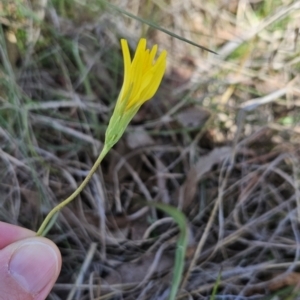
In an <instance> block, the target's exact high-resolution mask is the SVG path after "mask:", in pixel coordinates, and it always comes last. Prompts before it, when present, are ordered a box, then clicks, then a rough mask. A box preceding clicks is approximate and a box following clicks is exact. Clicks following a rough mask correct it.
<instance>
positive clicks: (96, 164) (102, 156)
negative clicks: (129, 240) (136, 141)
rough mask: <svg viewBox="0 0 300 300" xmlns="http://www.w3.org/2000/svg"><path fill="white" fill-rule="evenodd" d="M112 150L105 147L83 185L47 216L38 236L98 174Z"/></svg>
mask: <svg viewBox="0 0 300 300" xmlns="http://www.w3.org/2000/svg"><path fill="white" fill-rule="evenodd" d="M109 150H110V148H109V147H107V146H106V145H104V147H103V149H102V151H101V153H100V155H99V156H98V158H97V160H96V161H95V163H94V165H93V167H92V168H91V170H90V171H89V173H88V175H87V176H86V177H85V179H84V180H83V181H82V183H81V184H80V186H79V187H78V188H77V189H76V190H75V191H74V192H73V193H72V194H71V195H70V196H69V197H68V198H67V199H66V200H64V201H63V202H61V203H60V204H58V205H57V206H55V207H54V208H53V209H52V210H51V211H50V212H49V213H48V215H47V217H46V218H45V220H44V221H43V223H42V225H41V226H40V228H39V230H38V232H37V234H36V235H37V236H41V235H42V234H43V232H44V230H45V228H46V226H47V225H48V223H49V221H50V220H51V218H52V217H53V216H54V215H55V214H56V213H57V212H59V211H60V210H61V209H62V208H63V207H65V206H66V205H67V204H69V203H70V202H71V201H72V200H74V199H75V198H76V197H77V196H78V195H79V194H80V193H81V192H82V190H83V189H84V187H85V186H86V185H87V183H88V182H89V181H90V179H91V178H92V176H93V174H94V173H95V172H96V170H97V169H98V167H99V165H100V163H101V162H102V160H103V158H104V157H105V155H106V154H107V153H108V151H109Z"/></svg>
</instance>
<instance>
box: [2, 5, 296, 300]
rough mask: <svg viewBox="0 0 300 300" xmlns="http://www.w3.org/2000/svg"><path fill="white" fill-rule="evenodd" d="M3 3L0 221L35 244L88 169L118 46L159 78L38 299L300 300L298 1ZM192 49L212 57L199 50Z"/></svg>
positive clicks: (115, 81) (70, 211)
mask: <svg viewBox="0 0 300 300" xmlns="http://www.w3.org/2000/svg"><path fill="white" fill-rule="evenodd" d="M110 3H111V4H114V5H116V6H117V7H118V8H119V9H123V10H125V11H126V12H129V13H131V14H133V15H136V16H138V17H139V18H141V19H144V20H148V21H151V22H152V23H153V24H155V25H156V26H161V27H162V28H164V29H167V30H168V31H170V32H171V33H172V34H175V35H178V36H179V37H180V39H178V38H176V37H174V36H171V35H168V34H166V33H164V32H162V31H160V30H158V29H155V28H153V27H151V26H149V25H147V24H145V23H142V22H140V21H139V20H136V19H133V18H130V17H128V16H126V15H124V14H122V13H121V12H120V10H119V11H118V10H116V9H114V8H113V7H112V6H106V5H104V3H103V1H100V0H98V1H97V0H87V1H75V0H52V1H51V0H48V2H47V1H41V0H32V2H30V1H28V0H18V1H7V0H2V4H1V3H0V22H1V24H2V29H1V28H0V30H1V31H0V55H1V57H0V63H1V66H0V67H1V69H0V141H1V143H0V145H1V147H0V220H2V221H5V222H9V223H13V224H18V225H21V226H24V227H27V228H30V229H32V230H37V229H38V226H39V225H40V224H41V222H42V220H43V219H44V217H45V216H46V214H47V212H49V210H50V209H51V208H53V207H54V206H55V204H56V203H58V202H60V201H61V200H63V199H64V198H66V197H67V196H68V195H69V194H70V193H71V192H72V191H73V190H74V189H75V188H76V187H77V186H78V184H79V183H80V182H81V181H82V180H83V178H84V177H85V175H86V174H87V172H88V170H89V169H90V168H91V166H92V164H93V162H94V160H95V158H96V157H97V154H98V153H99V150H100V149H101V141H103V137H104V132H105V128H106V124H107V122H108V120H109V117H110V115H111V112H112V109H113V107H114V103H115V100H116V98H117V95H118V92H119V88H120V86H121V83H122V72H123V62H122V57H121V53H120V46H119V39H120V38H121V37H124V38H127V39H128V40H129V43H130V45H131V46H132V48H135V45H136V42H137V40H138V39H139V37H141V36H146V37H147V38H148V39H149V44H153V43H158V44H159V48H160V49H164V48H165V49H167V50H168V53H169V55H168V71H167V74H166V76H165V79H164V81H163V83H162V86H161V88H160V90H159V92H158V93H157V95H156V96H155V97H154V99H153V100H151V101H149V102H148V103H146V104H145V105H144V106H143V107H142V109H141V110H140V111H139V113H138V114H137V116H136V117H135V118H134V120H133V122H132V123H131V125H130V127H129V128H128V129H127V131H126V134H125V136H124V137H123V138H122V140H121V141H120V142H119V143H118V144H117V145H116V146H115V148H114V150H113V151H111V153H110V154H109V155H108V157H106V159H105V160H104V162H103V164H102V167H101V170H99V172H98V173H97V174H95V175H94V177H93V179H92V180H91V182H90V183H89V185H88V187H87V188H86V189H85V190H84V192H83V193H82V194H81V195H80V197H78V198H77V199H76V200H75V201H74V203H72V204H71V205H69V206H68V207H67V208H65V209H63V211H61V213H60V214H59V216H58V217H57V220H56V222H55V224H53V227H52V228H51V229H50V231H49V232H48V234H47V237H48V238H50V239H51V240H53V241H54V242H55V243H56V244H57V245H58V246H59V248H60V250H61V253H62V255H63V269H62V272H61V275H60V277H59V280H58V282H57V284H56V285H55V287H54V289H53V291H52V293H51V295H50V296H49V299H53V300H54V299H55V300H56V299H99V300H100V299H126V300H127V299H128V300H129V299H161V300H162V299H167V297H168V294H169V291H170V285H171V275H172V271H173V267H174V252H175V246H176V240H177V236H178V230H177V227H176V225H175V223H174V222H173V219H172V218H170V217H169V216H168V215H166V214H163V213H161V212H160V211H157V210H155V209H153V208H151V209H149V208H145V207H142V206H141V205H140V204H139V202H138V201H137V200H139V199H141V200H148V201H155V202H162V203H166V204H170V205H173V206H175V207H178V208H179V209H180V210H182V211H183V212H184V214H185V215H186V217H187V222H188V223H187V225H188V229H189V242H188V249H187V254H186V261H185V269H184V275H183V281H182V284H181V288H180V291H179V293H178V298H177V299H210V300H213V299H224V300H225V299H226V300H227V299H239V300H241V299H247V300H248V299H274V300H275V299H300V292H299V291H300V286H299V282H300V263H299V259H300V257H299V256H300V191H299V176H300V171H299V170H300V165H299V158H300V151H299V149H300V148H299V144H300V135H299V134H300V109H299V106H300V88H299V87H300V78H299V71H300V43H299V24H300V23H299V20H300V1H288V0H270V1H259V0H255V1H254V0H253V1H251V0H247V1H242V0H235V1H213V0H211V1H198V0H185V1H175V0H164V1H158V0H153V1H151V0H148V1H146V0H123V1H121V0H119V1H117V0H114V1H110ZM183 38H184V39H188V40H190V41H193V42H195V43H197V44H200V45H202V46H204V47H207V48H209V49H211V50H213V51H216V52H217V53H218V55H215V54H212V53H209V52H207V51H204V50H201V49H199V48H197V47H195V46H193V45H191V44H188V43H186V42H185V41H183V40H182V39H183Z"/></svg>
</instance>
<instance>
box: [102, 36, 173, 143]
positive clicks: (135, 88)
mask: <svg viewBox="0 0 300 300" xmlns="http://www.w3.org/2000/svg"><path fill="white" fill-rule="evenodd" d="M146 43H147V42H146V39H140V41H139V43H138V46H137V48H136V52H135V55H134V58H133V60H131V56H130V52H129V48H128V43H127V41H126V40H124V39H122V40H121V46H122V52H123V59H124V81H123V85H122V88H121V92H120V94H119V97H118V100H117V103H116V107H115V109H114V112H113V115H112V117H111V119H110V121H109V124H108V127H107V130H106V136H105V146H106V147H108V148H111V147H112V146H113V145H114V144H115V143H116V142H117V141H118V140H119V139H120V137H121V136H122V134H123V133H124V131H125V129H126V127H127V125H128V123H129V122H130V121H131V119H132V118H133V117H134V115H135V114H136V113H137V111H138V109H139V108H140V107H141V105H142V104H143V103H145V102H146V101H147V100H149V99H150V98H152V97H153V96H154V94H155V93H156V91H157V89H158V87H159V85H160V83H161V80H162V78H163V75H164V73H165V70H166V58H167V51H166V50H163V51H162V52H161V54H160V55H159V57H158V58H157V59H156V60H155V56H156V52H157V45H155V46H153V47H152V49H151V50H150V49H146Z"/></svg>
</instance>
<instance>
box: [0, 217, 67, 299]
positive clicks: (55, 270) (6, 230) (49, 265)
mask: <svg viewBox="0 0 300 300" xmlns="http://www.w3.org/2000/svg"><path fill="white" fill-rule="evenodd" d="M35 235H36V234H35V232H33V231H30V230H27V229H24V228H21V227H18V226H14V225H9V224H7V223H3V222H0V300H8V299H9V300H44V299H46V297H47V295H48V294H49V292H50V290H51V288H52V287H53V285H54V283H55V281H56V279H57V277H58V275H59V272H60V269H61V255H60V252H59V250H58V248H57V247H56V245H55V244H54V243H53V242H51V241H50V240H48V239H46V238H42V237H36V236H35Z"/></svg>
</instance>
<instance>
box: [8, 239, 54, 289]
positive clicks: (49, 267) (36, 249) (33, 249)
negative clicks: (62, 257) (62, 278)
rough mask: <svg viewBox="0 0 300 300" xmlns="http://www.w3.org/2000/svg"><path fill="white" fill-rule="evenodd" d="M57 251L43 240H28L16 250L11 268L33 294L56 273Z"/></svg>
mask: <svg viewBox="0 0 300 300" xmlns="http://www.w3.org/2000/svg"><path fill="white" fill-rule="evenodd" d="M57 268H58V259H57V255H56V253H55V251H54V250H53V249H52V248H51V247H50V246H49V245H47V244H45V243H42V242H27V243H26V244H24V245H22V246H20V247H19V248H17V249H16V250H15V252H14V253H13V255H12V256H11V259H10V262H9V270H10V273H11V275H12V276H13V277H14V279H15V280H16V282H17V283H18V284H19V285H20V286H22V287H23V288H24V289H25V290H26V291H28V292H29V293H31V294H36V293H39V292H40V291H42V290H43V288H44V287H46V285H47V284H48V283H49V281H50V280H51V278H52V277H53V276H55V275H56V272H57Z"/></svg>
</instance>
